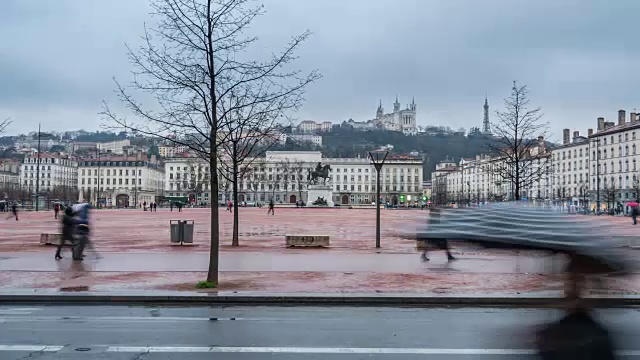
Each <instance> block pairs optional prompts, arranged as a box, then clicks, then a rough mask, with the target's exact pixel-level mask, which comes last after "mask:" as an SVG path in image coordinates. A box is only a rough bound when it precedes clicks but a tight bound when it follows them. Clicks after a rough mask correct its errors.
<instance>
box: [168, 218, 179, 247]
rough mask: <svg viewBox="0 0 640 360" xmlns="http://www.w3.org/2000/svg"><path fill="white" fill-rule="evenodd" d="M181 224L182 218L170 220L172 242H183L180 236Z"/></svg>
mask: <svg viewBox="0 0 640 360" xmlns="http://www.w3.org/2000/svg"><path fill="white" fill-rule="evenodd" d="M180 225H181V221H180V220H171V221H169V231H170V233H171V242H172V243H179V242H181V238H180V235H181V234H180V233H181V231H180V227H181V226H180Z"/></svg>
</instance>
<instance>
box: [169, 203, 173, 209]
mask: <svg viewBox="0 0 640 360" xmlns="http://www.w3.org/2000/svg"><path fill="white" fill-rule="evenodd" d="M169 211H170V212H173V201H170V202H169Z"/></svg>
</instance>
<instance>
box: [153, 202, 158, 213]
mask: <svg viewBox="0 0 640 360" xmlns="http://www.w3.org/2000/svg"><path fill="white" fill-rule="evenodd" d="M153 212H158V203H153Z"/></svg>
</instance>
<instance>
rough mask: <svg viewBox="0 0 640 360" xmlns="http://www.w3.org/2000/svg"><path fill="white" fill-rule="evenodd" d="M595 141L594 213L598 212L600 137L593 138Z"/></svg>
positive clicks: (597, 213)
mask: <svg viewBox="0 0 640 360" xmlns="http://www.w3.org/2000/svg"><path fill="white" fill-rule="evenodd" d="M593 142H595V143H596V215H599V213H600V139H594V140H593Z"/></svg>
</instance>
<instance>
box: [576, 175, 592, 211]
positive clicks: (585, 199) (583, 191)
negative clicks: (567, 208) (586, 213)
mask: <svg viewBox="0 0 640 360" xmlns="http://www.w3.org/2000/svg"><path fill="white" fill-rule="evenodd" d="M578 192H579V195H580V202H581V203H582V204H581V206H582V208H583V209H586V208H587V207H588V204H589V201H590V198H589V181H583V182H581V183H580V187H579V189H578Z"/></svg>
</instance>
